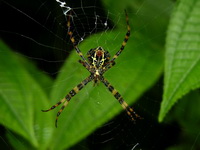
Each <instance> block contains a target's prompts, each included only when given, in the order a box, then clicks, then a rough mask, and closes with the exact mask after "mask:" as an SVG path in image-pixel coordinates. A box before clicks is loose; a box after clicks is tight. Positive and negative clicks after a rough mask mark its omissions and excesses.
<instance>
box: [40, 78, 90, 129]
mask: <svg viewBox="0 0 200 150" xmlns="http://www.w3.org/2000/svg"><path fill="white" fill-rule="evenodd" d="M92 80H93V76H92V75H90V76H89V77H87V78H86V79H84V80H83V81H82V82H81V83H80V84H78V85H77V86H75V87H74V88H73V89H72V90H71V91H70V92H69V93H68V94H67V95H66V96H65V97H64V98H63V99H62V100H61V101H59V102H58V103H56V104H55V105H53V106H52V107H51V108H49V109H47V110H42V111H43V112H48V111H50V110H52V109H54V108H56V107H57V106H59V105H60V104H62V103H64V104H63V106H62V107H61V109H60V110H59V111H58V113H57V116H56V121H55V126H56V127H57V121H58V117H59V116H60V114H61V112H62V111H63V109H64V108H65V107H66V106H67V105H68V103H69V101H70V99H71V98H72V97H73V96H75V95H76V94H77V93H78V92H79V91H80V90H81V89H83V87H84V86H86V85H87V84H88V83H89V82H90V81H92Z"/></svg>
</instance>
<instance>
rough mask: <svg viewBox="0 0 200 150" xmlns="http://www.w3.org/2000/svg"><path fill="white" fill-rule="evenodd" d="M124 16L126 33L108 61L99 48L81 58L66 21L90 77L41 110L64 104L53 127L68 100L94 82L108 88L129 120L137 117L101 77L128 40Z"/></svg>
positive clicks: (107, 55) (128, 30) (128, 28)
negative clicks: (119, 46)
mask: <svg viewBox="0 0 200 150" xmlns="http://www.w3.org/2000/svg"><path fill="white" fill-rule="evenodd" d="M125 15H126V24H127V32H126V35H125V38H124V40H123V42H122V45H121V48H120V50H119V51H118V52H117V53H116V54H115V55H114V56H113V58H112V59H111V60H110V53H109V52H108V51H106V50H104V49H103V48H102V47H101V46H98V47H97V48H93V49H90V50H89V51H88V52H87V59H88V61H87V60H86V59H85V57H84V56H83V54H82V52H81V50H80V49H79V48H78V46H77V45H78V44H77V43H76V41H75V38H74V37H73V33H72V31H70V16H69V19H68V21H67V27H68V35H69V36H70V40H71V42H72V44H73V46H74V48H75V50H76V52H77V54H78V55H79V56H80V57H81V59H82V60H79V63H80V64H82V65H83V66H84V67H85V68H86V69H87V70H88V71H89V72H90V76H88V77H87V78H86V79H84V80H83V81H82V82H81V83H80V84H78V85H77V86H75V87H74V88H73V89H72V90H71V91H70V92H69V93H68V94H67V95H66V96H65V97H64V98H63V99H62V100H61V101H59V102H58V103H57V104H55V105H53V106H52V107H51V108H49V109H47V110H42V111H43V112H48V111H50V110H52V109H54V108H56V107H57V106H59V105H60V104H62V103H64V104H63V106H62V107H61V109H60V110H59V111H58V113H57V116H56V120H55V126H56V127H57V121H58V117H59V116H60V114H61V112H62V111H63V109H64V108H65V107H66V106H67V105H68V103H69V101H70V99H71V98H72V97H73V96H75V95H76V94H77V93H78V92H79V91H80V90H81V89H83V87H84V86H86V85H87V84H88V83H89V82H90V81H94V85H97V83H99V82H100V81H101V82H102V83H103V84H104V85H105V86H106V87H107V88H108V90H109V91H110V92H111V93H112V95H113V96H114V97H115V98H116V99H117V100H118V102H119V103H120V104H121V106H122V107H123V108H124V109H125V110H126V112H127V114H128V115H129V116H130V118H131V120H134V117H133V116H135V117H139V115H137V114H136V113H135V112H134V110H133V109H132V108H131V107H129V106H128V104H127V103H126V102H125V101H124V99H123V98H122V96H121V95H120V94H119V92H118V91H117V90H116V89H115V88H114V87H113V86H112V85H111V84H110V83H109V81H108V80H106V79H105V78H104V76H103V74H104V73H105V72H106V71H107V70H109V69H110V68H112V66H114V65H115V59H116V58H118V56H119V55H120V54H121V52H122V51H123V50H124V47H125V45H126V43H127V41H128V39H129V36H130V31H131V29H130V25H129V21H128V15H127V12H126V10H125Z"/></svg>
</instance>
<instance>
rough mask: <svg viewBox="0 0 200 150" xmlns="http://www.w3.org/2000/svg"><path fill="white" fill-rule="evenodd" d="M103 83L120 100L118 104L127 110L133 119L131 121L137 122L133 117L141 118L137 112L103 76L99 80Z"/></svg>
mask: <svg viewBox="0 0 200 150" xmlns="http://www.w3.org/2000/svg"><path fill="white" fill-rule="evenodd" d="M99 79H100V80H101V82H103V84H104V85H105V86H106V87H107V88H108V90H109V91H110V92H111V93H112V95H113V96H114V97H115V98H116V99H117V100H118V102H119V103H120V104H121V106H122V107H123V108H124V109H125V110H126V112H127V114H128V115H129V116H130V117H131V120H133V121H134V120H135V119H134V117H133V115H134V116H135V117H136V118H138V117H139V118H140V116H139V115H138V114H136V113H135V111H134V110H133V109H132V108H131V107H130V106H128V104H127V103H126V102H125V101H124V99H123V98H122V96H121V95H120V94H119V92H118V91H117V90H116V89H115V88H114V87H113V86H112V85H111V84H110V83H109V82H108V80H106V79H105V78H104V77H103V76H101V77H100V78H99Z"/></svg>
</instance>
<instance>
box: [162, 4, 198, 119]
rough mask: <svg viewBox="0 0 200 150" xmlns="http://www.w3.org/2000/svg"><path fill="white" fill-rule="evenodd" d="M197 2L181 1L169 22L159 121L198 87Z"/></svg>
mask: <svg viewBox="0 0 200 150" xmlns="http://www.w3.org/2000/svg"><path fill="white" fill-rule="evenodd" d="M199 8H200V1H199V0H182V1H180V3H179V4H178V6H177V8H176V9H175V11H174V14H173V16H172V18H171V22H170V25H169V30H168V35H167V41H166V50H167V52H166V56H165V59H166V60H165V80H164V82H165V84H164V95H163V101H162V104H161V109H160V114H159V121H160V122H161V121H162V120H163V118H164V117H165V115H166V113H167V112H168V111H169V110H170V109H171V107H172V106H173V105H174V103H175V102H177V100H178V99H180V98H181V97H182V96H183V95H185V94H186V93H188V92H189V91H190V90H192V89H196V88H199V87H200V19H199V18H200V9H199Z"/></svg>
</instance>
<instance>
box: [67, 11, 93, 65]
mask: <svg viewBox="0 0 200 150" xmlns="http://www.w3.org/2000/svg"><path fill="white" fill-rule="evenodd" d="M70 13H71V11H70ZM70 17H72V16H71V14H70V15H69V17H68V20H67V27H68V32H67V34H68V35H69V37H70V40H71V42H72V44H73V46H74V48H75V50H76V52H77V54H78V55H79V56H80V57H81V59H82V60H83V61H84V63H85V65H86V66H88V67H89V66H90V65H89V63H88V62H87V60H86V59H85V57H84V56H83V54H82V52H81V50H80V49H79V48H78V46H77V45H78V44H77V42H76V40H75V38H74V36H73V32H72V31H71V22H70Z"/></svg>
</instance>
